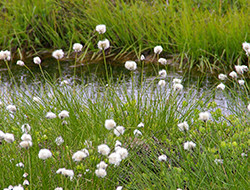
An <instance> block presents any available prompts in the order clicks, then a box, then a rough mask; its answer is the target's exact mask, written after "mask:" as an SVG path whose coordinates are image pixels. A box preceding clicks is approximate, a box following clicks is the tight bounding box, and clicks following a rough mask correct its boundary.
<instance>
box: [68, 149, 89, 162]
mask: <svg viewBox="0 0 250 190" xmlns="http://www.w3.org/2000/svg"><path fill="white" fill-rule="evenodd" d="M88 156H89V152H88V150H87V149H84V150H80V151H77V152H76V153H74V154H73V156H72V159H73V160H74V161H75V162H80V161H82V160H83V159H84V158H86V157H88Z"/></svg>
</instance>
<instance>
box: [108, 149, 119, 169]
mask: <svg viewBox="0 0 250 190" xmlns="http://www.w3.org/2000/svg"><path fill="white" fill-rule="evenodd" d="M120 162H121V156H120V154H118V153H116V152H113V153H111V154H110V155H109V163H110V164H114V165H115V166H119V164H120Z"/></svg>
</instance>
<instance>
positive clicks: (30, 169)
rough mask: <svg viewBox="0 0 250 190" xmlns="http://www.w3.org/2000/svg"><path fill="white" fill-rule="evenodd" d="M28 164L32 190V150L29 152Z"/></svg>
mask: <svg viewBox="0 0 250 190" xmlns="http://www.w3.org/2000/svg"><path fill="white" fill-rule="evenodd" d="M28 162H29V176H30V177H29V180H30V181H29V182H30V186H29V188H30V190H32V185H33V184H32V166H31V160H30V150H28Z"/></svg>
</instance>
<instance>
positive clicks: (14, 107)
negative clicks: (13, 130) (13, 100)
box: [6, 105, 16, 112]
mask: <svg viewBox="0 0 250 190" xmlns="http://www.w3.org/2000/svg"><path fill="white" fill-rule="evenodd" d="M6 109H7V110H8V111H10V112H16V106H15V105H8V106H7V107H6Z"/></svg>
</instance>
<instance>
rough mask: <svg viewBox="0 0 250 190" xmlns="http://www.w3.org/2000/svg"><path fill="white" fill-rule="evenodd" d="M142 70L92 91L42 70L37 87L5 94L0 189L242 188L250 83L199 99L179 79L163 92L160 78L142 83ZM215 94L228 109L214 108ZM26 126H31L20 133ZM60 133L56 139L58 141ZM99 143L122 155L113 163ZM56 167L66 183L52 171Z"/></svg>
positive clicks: (0, 118) (214, 91)
mask: <svg viewBox="0 0 250 190" xmlns="http://www.w3.org/2000/svg"><path fill="white" fill-rule="evenodd" d="M141 72H142V75H141V76H138V75H134V71H129V73H130V74H131V76H130V80H129V82H125V80H124V77H125V76H121V77H120V78H119V80H118V81H116V82H114V81H113V78H112V77H110V78H108V81H100V86H99V87H98V88H97V87H96V86H93V85H91V83H89V84H86V85H85V84H82V85H78V84H74V82H75V81H72V82H73V83H67V82H65V81H64V82H61V83H59V82H58V81H53V80H52V79H50V78H49V77H48V76H47V75H46V72H44V75H41V76H42V77H45V78H43V80H45V81H46V83H45V84H43V85H41V84H40V83H34V84H33V87H32V88H30V87H27V86H26V85H25V84H24V85H22V87H21V88H19V87H17V86H15V85H14V84H15V83H13V85H14V86H15V87H16V88H15V91H13V90H12V89H11V88H8V87H6V90H5V91H4V92H2V94H1V104H0V105H1V107H0V110H1V115H0V130H1V131H0V141H1V144H0V155H1V162H0V168H1V172H0V176H1V177H0V188H1V189H3V188H6V187H8V186H9V185H13V186H16V185H18V184H23V182H24V180H25V179H27V180H28V181H29V186H28V188H29V189H44V190H47V189H55V188H56V187H62V188H63V189H116V188H117V187H118V186H122V187H123V189H156V188H157V189H159V188H160V189H177V188H181V189H236V188H237V189H247V187H248V186H249V183H248V173H247V172H248V171H247V169H248V168H247V167H246V165H247V160H248V159H247V157H248V156H247V154H248V152H247V151H248V147H249V140H248V134H249V127H248V126H249V111H250V106H249V105H248V104H249V94H248V93H249V85H248V83H246V81H245V84H244V85H243V86H242V85H239V84H238V81H237V80H235V79H233V80H231V79H228V80H227V82H225V84H226V88H225V89H224V90H223V91H222V90H220V89H218V87H217V88H212V89H210V90H208V91H205V92H202V91H201V92H199V91H198V90H196V86H193V87H192V86H189V89H188V90H187V88H188V86H185V85H184V88H183V86H182V85H181V84H180V83H181V81H180V80H176V79H175V80H173V81H166V82H168V85H162V84H163V83H158V81H159V80H160V79H161V80H166V79H164V77H162V76H155V77H151V78H148V79H147V80H146V79H145V78H144V76H143V70H142V71H141ZM109 74H110V73H109ZM108 76H110V75H108ZM241 77H242V78H243V79H244V75H241ZM58 83H59V84H58ZM106 83H108V84H107V85H106ZM102 84H103V85H102ZM157 84H159V85H157ZM177 84H178V85H177ZM181 86H182V87H181ZM182 88H183V89H182ZM31 89H32V90H31ZM221 96H222V97H227V99H228V101H227V102H229V101H230V104H228V105H226V106H225V107H224V106H223V105H217V103H216V99H217V97H221ZM10 105H11V106H10ZM247 106H248V107H247ZM63 110H64V111H63ZM62 111H63V112H62ZM49 112H52V113H49ZM201 112H205V113H203V116H201ZM48 113H49V114H48ZM53 113H54V114H53ZM108 119H113V120H114V122H115V123H116V126H118V125H119V126H123V127H124V128H125V132H124V133H123V134H121V135H119V136H117V135H115V133H114V131H113V129H112V130H108V129H109V128H112V124H106V123H108V122H107V120H108ZM185 122H186V124H185ZM109 123H110V121H109ZM111 123H112V122H111ZM24 124H26V125H25V126H26V128H27V124H28V125H29V126H31V129H30V130H26V131H24V130H23V125H24ZM107 125H108V126H107ZM136 130H137V132H136ZM138 130H139V131H138ZM1 132H2V133H1ZM7 133H10V134H13V135H14V137H15V140H14V139H13V140H14V141H13V140H12V139H11V138H10V137H9V134H8V135H7ZM24 133H28V134H30V135H31V137H32V140H30V141H31V142H32V146H31V147H29V148H22V146H23V144H20V143H21V142H22V141H23V138H24V137H23V134H24ZM60 136H61V137H62V139H63V142H62V143H61V144H57V143H56V142H55V140H56V138H57V137H60ZM21 138H22V140H21ZM26 139H27V137H26ZM117 140H119V141H120V143H121V145H119V146H118V145H117ZM187 143H190V145H188V144H187ZM101 144H106V145H108V146H109V147H110V149H111V152H110V153H112V152H116V151H117V149H118V150H119V147H120V146H121V147H123V148H125V149H126V150H127V151H128V156H127V157H126V156H124V159H123V160H122V161H121V162H119V165H117V166H115V165H113V164H111V161H110V159H109V157H108V156H105V155H101V154H100V153H98V151H99V148H98V146H99V145H101ZM41 149H49V150H50V151H51V153H52V157H50V156H48V157H49V158H47V159H45V160H42V159H40V158H44V155H41V152H40V150H41ZM82 149H84V151H85V152H86V150H87V151H88V155H87V156H86V155H85V158H84V159H83V160H81V161H78V162H76V161H75V157H74V156H73V155H74V153H76V152H77V151H79V150H82ZM39 152H40V153H39ZM109 155H110V154H109ZM161 155H165V158H166V159H162V157H159V156H161ZM163 158H164V157H163ZM101 161H104V162H106V163H107V164H108V167H107V168H106V170H105V171H106V174H105V173H104V174H103V173H102V174H103V176H102V177H104V178H102V177H100V176H99V175H101V174H99V173H98V175H97V174H96V170H97V164H99V163H100V162H101ZM20 162H21V163H23V166H22V165H20ZM20 166H22V167H20ZM59 168H66V169H68V170H69V171H70V172H73V176H72V175H70V176H67V175H68V174H67V175H66V174H65V175H66V176H63V175H62V174H58V172H59ZM61 170H62V169H61ZM71 170H72V171H71ZM24 173H27V174H28V176H26V175H24ZM98 176H99V177H98Z"/></svg>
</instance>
